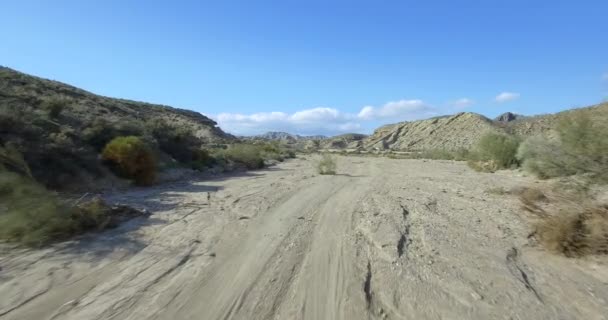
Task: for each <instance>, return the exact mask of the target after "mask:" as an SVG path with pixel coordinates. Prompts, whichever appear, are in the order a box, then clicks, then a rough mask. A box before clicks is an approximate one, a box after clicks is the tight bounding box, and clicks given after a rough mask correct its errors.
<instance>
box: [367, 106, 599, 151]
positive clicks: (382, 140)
mask: <svg viewBox="0 0 608 320" xmlns="http://www.w3.org/2000/svg"><path fill="white" fill-rule="evenodd" d="M575 112H584V113H588V114H589V115H590V116H591V118H592V119H595V120H599V121H608V103H603V104H599V105H595V106H591V107H587V108H580V109H572V110H567V111H563V112H560V113H556V114H548V115H539V116H531V117H528V116H522V115H518V114H513V113H510V112H507V113H504V114H502V115H500V116H499V117H497V118H496V119H494V120H491V119H488V118H486V117H484V116H482V115H479V114H476V113H470V112H462V113H458V114H455V115H452V116H442V117H437V118H432V119H427V120H420V121H411V122H401V123H396V124H390V125H385V126H382V127H380V128H378V129H376V130H375V131H374V134H372V135H371V136H369V137H368V138H366V139H365V140H363V148H364V149H366V150H372V151H373V150H376V151H382V150H395V151H420V150H432V149H441V150H451V151H455V150H458V149H470V148H471V147H472V146H474V145H475V144H476V143H477V142H478V140H479V138H481V136H483V135H484V134H485V133H486V132H504V133H510V134H514V135H518V136H522V137H527V136H533V135H538V134H551V129H552V128H554V127H555V126H556V125H557V123H558V122H559V120H560V119H561V118H562V117H564V116H565V115H568V114H571V113H575ZM602 119H603V120H602Z"/></svg>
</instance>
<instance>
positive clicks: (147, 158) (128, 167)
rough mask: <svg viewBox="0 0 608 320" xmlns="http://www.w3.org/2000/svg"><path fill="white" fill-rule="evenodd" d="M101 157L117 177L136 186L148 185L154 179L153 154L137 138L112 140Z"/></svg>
mask: <svg viewBox="0 0 608 320" xmlns="http://www.w3.org/2000/svg"><path fill="white" fill-rule="evenodd" d="M102 157H103V159H104V161H106V162H108V163H110V164H111V167H112V168H113V169H114V170H115V171H116V172H117V173H118V174H119V175H121V176H123V177H126V178H129V179H133V180H134V181H135V183H136V184H138V185H150V184H152V183H154V181H155V179H156V170H157V169H156V159H155V158H154V154H153V153H152V151H151V150H150V149H149V148H148V146H146V144H145V143H144V142H143V141H142V140H141V139H140V138H138V137H134V136H129V137H118V138H115V139H113V140H112V141H110V142H109V143H108V144H107V145H106V147H105V148H104V149H103V152H102Z"/></svg>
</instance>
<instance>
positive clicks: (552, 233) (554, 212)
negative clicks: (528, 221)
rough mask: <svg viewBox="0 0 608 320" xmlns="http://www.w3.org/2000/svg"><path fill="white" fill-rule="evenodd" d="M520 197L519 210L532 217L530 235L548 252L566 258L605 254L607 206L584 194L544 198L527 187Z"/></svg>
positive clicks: (607, 220)
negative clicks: (532, 232) (559, 254)
mask: <svg viewBox="0 0 608 320" xmlns="http://www.w3.org/2000/svg"><path fill="white" fill-rule="evenodd" d="M526 191H527V192H525V193H521V194H520V200H521V202H522V204H523V208H524V209H525V210H526V211H527V212H529V213H532V214H533V216H534V218H535V219H534V222H533V227H534V235H535V237H536V238H537V239H538V240H539V242H540V243H541V244H542V245H543V246H544V247H545V248H546V249H548V250H550V251H553V252H557V253H561V254H564V255H565V256H567V257H579V256H584V255H589V254H607V253H608V206H607V205H600V204H597V203H595V202H594V201H592V200H590V198H589V197H588V195H586V196H584V197H581V196H580V195H573V194H566V193H557V194H554V195H552V196H550V197H547V196H546V195H545V193H543V192H542V191H540V190H538V189H534V188H529V189H527V190H526Z"/></svg>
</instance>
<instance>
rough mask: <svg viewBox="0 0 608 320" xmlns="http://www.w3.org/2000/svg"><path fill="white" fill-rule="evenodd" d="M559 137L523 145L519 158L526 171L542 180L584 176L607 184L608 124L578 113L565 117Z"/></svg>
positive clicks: (532, 139)
mask: <svg viewBox="0 0 608 320" xmlns="http://www.w3.org/2000/svg"><path fill="white" fill-rule="evenodd" d="M556 133H557V137H556V138H555V139H550V138H547V137H541V136H538V137H531V138H528V139H527V140H526V141H524V142H523V143H522V145H521V146H520V148H519V150H518V153H517V158H518V159H519V160H520V161H521V162H522V166H523V167H524V169H525V170H527V171H529V172H531V173H533V174H535V175H537V176H538V177H540V178H553V177H561V176H571V175H577V174H582V175H585V176H587V177H589V178H591V179H592V180H595V181H601V182H608V124H607V123H605V122H603V121H593V120H592V119H591V118H590V117H589V116H588V115H587V114H586V113H583V112H577V113H574V114H571V115H569V116H566V117H565V118H563V119H562V120H561V121H560V122H559V124H558V125H557V127H556Z"/></svg>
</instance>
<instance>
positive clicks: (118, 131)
mask: <svg viewBox="0 0 608 320" xmlns="http://www.w3.org/2000/svg"><path fill="white" fill-rule="evenodd" d="M143 134H144V130H143V128H141V127H140V126H138V125H136V124H134V123H130V122H126V121H124V122H114V123H111V122H108V121H106V120H104V119H95V121H93V123H92V124H91V126H89V127H88V128H86V129H84V131H83V138H84V141H86V143H87V144H89V145H91V146H92V147H93V148H95V149H96V150H102V149H103V147H104V146H105V145H106V144H108V142H110V141H112V139H114V138H116V137H121V136H141V135H143Z"/></svg>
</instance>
